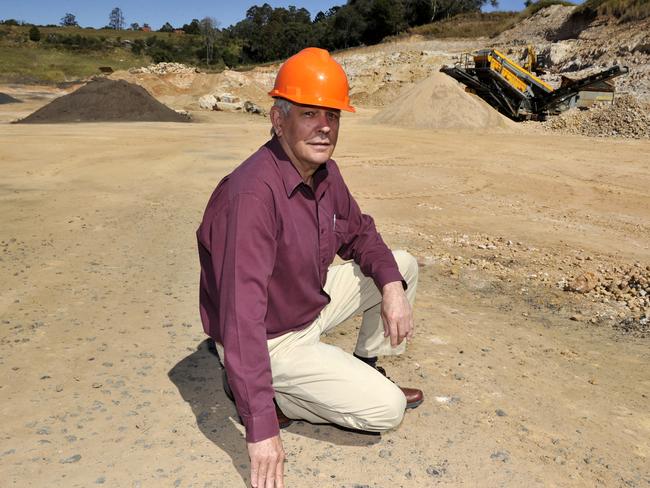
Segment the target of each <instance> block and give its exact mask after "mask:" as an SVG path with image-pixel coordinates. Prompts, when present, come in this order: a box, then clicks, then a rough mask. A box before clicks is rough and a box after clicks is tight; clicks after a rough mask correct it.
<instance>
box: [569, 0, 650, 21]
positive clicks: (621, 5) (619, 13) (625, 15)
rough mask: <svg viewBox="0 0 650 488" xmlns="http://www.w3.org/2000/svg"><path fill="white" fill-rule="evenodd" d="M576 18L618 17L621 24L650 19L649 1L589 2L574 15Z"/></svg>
mask: <svg viewBox="0 0 650 488" xmlns="http://www.w3.org/2000/svg"><path fill="white" fill-rule="evenodd" d="M572 15H573V16H574V17H575V18H587V19H589V18H595V17H596V16H598V15H606V16H610V17H616V18H618V19H620V21H621V22H629V21H632V20H642V19H647V18H648V17H650V2H648V0H587V1H586V2H585V3H583V4H582V5H580V6H579V7H578V8H577V9H576V10H575V12H573V14H572Z"/></svg>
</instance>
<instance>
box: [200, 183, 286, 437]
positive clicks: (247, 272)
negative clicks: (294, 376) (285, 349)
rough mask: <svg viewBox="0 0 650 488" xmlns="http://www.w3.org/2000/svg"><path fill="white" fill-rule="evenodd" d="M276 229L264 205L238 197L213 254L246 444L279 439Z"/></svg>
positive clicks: (230, 375) (223, 333)
mask: <svg viewBox="0 0 650 488" xmlns="http://www.w3.org/2000/svg"><path fill="white" fill-rule="evenodd" d="M275 227H276V223H275V216H274V215H273V213H272V212H271V210H270V209H269V208H268V207H267V205H266V204H265V203H264V202H263V201H262V200H260V199H259V198H258V197H257V196H256V195H253V194H250V193H241V194H237V195H235V196H234V197H233V198H232V200H231V201H230V204H229V207H228V215H227V220H226V226H225V232H226V237H225V251H224V252H222V253H219V254H221V255H215V254H216V253H214V252H213V253H212V258H213V259H219V260H222V261H221V269H222V277H221V287H220V290H219V312H218V313H219V323H220V327H221V328H222V329H221V330H220V334H221V337H222V340H223V347H224V356H225V357H224V364H225V367H226V372H227V374H228V381H229V383H230V387H231V389H232V391H233V394H234V396H235V402H236V404H237V411H238V413H239V416H240V417H241V419H242V421H243V422H244V426H245V427H246V440H247V441H248V442H258V441H261V440H264V439H268V438H270V437H273V436H275V435H277V434H278V433H279V427H278V420H277V416H276V414H275V405H274V404H273V397H274V390H273V386H272V375H271V361H270V358H269V352H268V347H267V343H266V340H267V335H266V326H265V323H264V319H265V316H266V309H267V302H268V283H269V280H270V277H271V274H272V272H273V267H274V262H275V255H276V230H275ZM213 231H214V230H213ZM222 239H223V236H222ZM212 241H213V242H216V240H215V239H214V238H213V240H212Z"/></svg>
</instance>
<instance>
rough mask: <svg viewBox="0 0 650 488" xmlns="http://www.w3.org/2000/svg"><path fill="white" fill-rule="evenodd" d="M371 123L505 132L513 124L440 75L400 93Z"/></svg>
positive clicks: (455, 83)
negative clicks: (493, 129) (502, 129)
mask: <svg viewBox="0 0 650 488" xmlns="http://www.w3.org/2000/svg"><path fill="white" fill-rule="evenodd" d="M372 120H373V122H377V123H381V124H390V125H396V126H400V127H414V128H421V129H487V128H509V127H515V126H516V124H515V123H514V122H512V121H511V120H509V119H508V118H506V117H504V116H503V115H501V114H500V113H499V112H497V111H496V110H495V109H494V108H492V107H491V106H490V105H488V104H487V103H485V102H484V101H483V100H481V99H480V98H479V97H477V96H475V95H472V94H470V93H467V92H466V91H465V90H464V89H463V86H462V85H461V84H460V83H458V82H457V81H456V80H454V79H453V78H451V77H450V76H447V75H446V74H444V73H440V72H435V73H433V74H432V75H431V76H430V77H428V78H426V79H425V80H422V81H421V82H419V83H418V84H416V85H415V86H413V87H411V88H409V89H407V90H406V91H405V92H403V93H400V94H399V95H398V96H397V97H395V99H394V100H393V102H392V103H390V104H389V105H388V106H387V107H386V108H385V109H384V110H382V111H381V112H379V113H378V114H377V115H375V116H374V117H373V119H372Z"/></svg>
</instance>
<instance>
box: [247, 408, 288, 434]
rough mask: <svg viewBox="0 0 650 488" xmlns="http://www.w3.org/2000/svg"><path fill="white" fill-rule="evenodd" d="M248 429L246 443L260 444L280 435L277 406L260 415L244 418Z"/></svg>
mask: <svg viewBox="0 0 650 488" xmlns="http://www.w3.org/2000/svg"><path fill="white" fill-rule="evenodd" d="M242 421H243V422H244V427H246V442H260V441H263V440H265V439H269V438H271V437H275V436H276V435H278V434H279V433H280V427H279V425H278V416H277V414H276V413H275V406H274V405H273V406H272V407H271V409H270V410H267V411H265V412H262V413H261V414H259V415H251V416H249V417H244V416H242Z"/></svg>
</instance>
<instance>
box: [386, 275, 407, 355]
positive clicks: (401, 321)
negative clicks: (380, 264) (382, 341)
mask: <svg viewBox="0 0 650 488" xmlns="http://www.w3.org/2000/svg"><path fill="white" fill-rule="evenodd" d="M381 295H382V300H381V318H382V320H383V321H384V337H388V336H390V345H391V346H392V347H396V346H398V345H400V344H401V343H402V341H403V340H404V339H411V338H412V337H413V333H414V328H413V311H412V309H411V304H410V303H409V301H408V299H407V298H406V293H404V288H403V287H402V282H401V281H394V282H392V283H387V284H386V285H384V287H383V289H382V290H381Z"/></svg>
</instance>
